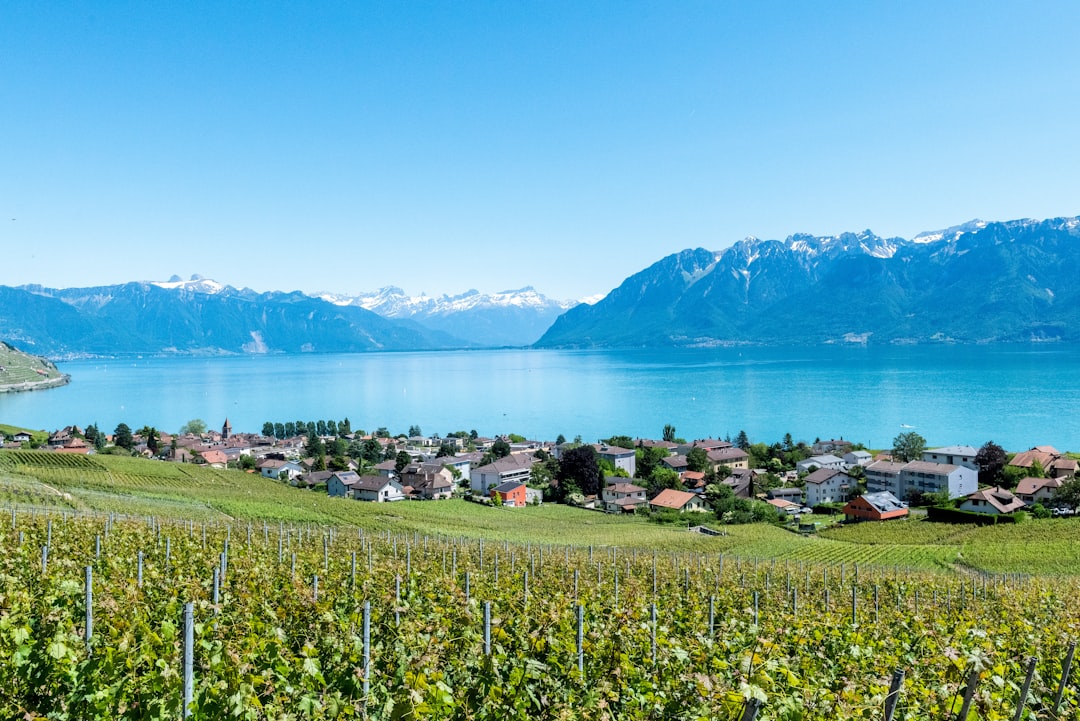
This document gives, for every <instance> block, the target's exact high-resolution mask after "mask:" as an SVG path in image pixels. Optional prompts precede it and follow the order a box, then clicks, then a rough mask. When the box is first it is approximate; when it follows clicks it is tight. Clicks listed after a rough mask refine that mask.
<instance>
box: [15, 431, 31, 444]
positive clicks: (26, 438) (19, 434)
mask: <svg viewBox="0 0 1080 721" xmlns="http://www.w3.org/2000/svg"><path fill="white" fill-rule="evenodd" d="M11 440H13V441H15V442H16V443H29V442H30V441H31V440H33V437H32V436H31V435H30V434H29V433H27V432H26V431H16V433H15V435H13V436H12V437H11Z"/></svg>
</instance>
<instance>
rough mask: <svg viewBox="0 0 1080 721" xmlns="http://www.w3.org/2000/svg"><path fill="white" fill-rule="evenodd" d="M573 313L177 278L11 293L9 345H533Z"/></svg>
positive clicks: (3, 329)
mask: <svg viewBox="0 0 1080 721" xmlns="http://www.w3.org/2000/svg"><path fill="white" fill-rule="evenodd" d="M566 307H568V306H567V304H560V303H557V302H554V301H550V300H548V299H547V298H545V297H544V296H543V295H541V294H539V293H537V292H536V291H535V290H533V289H532V288H525V289H522V290H520V291H508V292H506V293H500V294H495V295H481V294H480V293H477V292H476V291H469V292H468V293H465V294H463V295H461V296H455V297H448V296H444V297H443V298H428V297H426V296H419V297H416V298H410V297H408V296H406V295H405V294H404V292H403V291H401V290H400V289H397V288H384V289H383V290H381V291H379V292H378V293H373V294H369V295H366V296H360V297H356V298H350V297H341V296H331V295H329V294H322V295H321V297H314V296H309V295H305V294H303V293H300V292H292V293H284V292H277V291H275V292H268V293H258V292H256V291H253V290H250V289H248V288H242V289H237V288H234V287H232V286H229V285H225V284H222V283H219V282H217V281H213V280H209V279H206V278H202V277H201V276H193V277H192V278H191V279H190V280H182V279H180V278H178V277H176V276H174V277H173V278H171V279H170V280H168V281H163V282H132V283H124V284H121V285H112V286H101V287H94V288H66V289H56V288H45V287H42V286H39V285H25V286H19V287H14V288H13V287H6V286H0V339H4V340H8V341H11V342H12V343H15V344H17V345H19V346H21V347H23V348H25V349H27V350H29V351H31V352H33V353H38V354H42V355H47V356H50V357H53V358H72V357H93V356H116V355H132V354H150V355H229V354H262V353H302V352H357V351H376V350H447V349H460V348H480V347H496V346H507V345H516V346H522V345H529V344H530V343H532V342H533V341H535V340H536V339H537V338H539V337H540V335H541V334H542V333H543V332H544V330H546V329H547V327H548V326H549V325H550V324H551V322H552V320H554V318H555V316H556V315H558V313H560V312H562V310H563V309H565V308H566Z"/></svg>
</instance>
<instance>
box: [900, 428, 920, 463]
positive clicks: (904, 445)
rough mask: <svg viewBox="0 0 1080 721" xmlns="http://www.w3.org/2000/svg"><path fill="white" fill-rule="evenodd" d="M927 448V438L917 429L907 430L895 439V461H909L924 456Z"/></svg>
mask: <svg viewBox="0 0 1080 721" xmlns="http://www.w3.org/2000/svg"><path fill="white" fill-rule="evenodd" d="M925 450H926V439H925V438H923V437H922V436H920V435H919V434H918V433H916V432H915V431H905V432H903V433H901V434H899V435H898V436H896V438H894V439H893V447H892V456H893V460H894V461H898V462H900V463H907V462H908V461H914V460H918V459H919V458H922V453H923V451H925Z"/></svg>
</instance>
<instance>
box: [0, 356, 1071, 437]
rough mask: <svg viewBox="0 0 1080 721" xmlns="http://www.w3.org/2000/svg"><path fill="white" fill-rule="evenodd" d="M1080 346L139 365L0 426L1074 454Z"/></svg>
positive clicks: (84, 369) (35, 396) (81, 364)
mask: <svg viewBox="0 0 1080 721" xmlns="http://www.w3.org/2000/svg"><path fill="white" fill-rule="evenodd" d="M1078 350H1080V348H1077V347H1075V346H1063V345H1023V346H949V345H944V346H896V347H893V346H890V347H881V348H876V347H835V346H820V347H808V348H763V347H748V348H720V349H693V350H681V349H680V350H669V349H665V350H619V351H556V350H493V351H462V352H431V353H366V354H341V355H336V354H335V355H316V354H310V355H295V356H251V357H229V358H210V359H207V358H145V359H135V360H132V359H128V360H110V361H78V362H68V363H63V364H60V368H61V370H62V371H64V372H66V373H70V374H71V376H72V382H71V384H70V385H68V386H66V387H64V388H59V389H54V390H47V391H40V392H33V393H20V394H0V422H4V423H10V424H14V425H20V426H26V427H31V428H42V429H48V430H52V429H55V428H58V427H62V426H65V425H69V424H78V425H81V426H85V425H87V424H89V423H96V424H98V425H99V427H101V428H102V429H104V430H107V431H109V432H111V431H112V429H113V428H115V427H116V425H117V424H118V423H120V422H125V423H127V424H128V425H130V426H132V427H134V428H138V427H141V426H143V425H144V424H146V425H152V426H156V427H157V428H159V429H164V430H166V431H170V432H175V431H176V430H177V429H178V428H179V427H180V426H181V425H182V424H183V423H185V422H186V421H188V420H190V419H193V418H202V419H204V420H205V421H206V422H207V423H208V424H209V425H210V426H211V427H220V426H221V424H222V423H223V421H224V420H225V418H226V417H228V418H229V419H230V421H231V422H232V425H233V428H234V430H236V431H259V430H260V429H261V428H262V425H263V423H264V422H265V421H281V422H285V421H288V420H304V421H307V420H315V419H319V418H322V419H334V420H340V419H342V418H344V417H348V418H349V419H350V421H351V422H352V426H353V428H354V429H355V428H363V429H366V430H369V431H370V430H372V429H374V428H376V427H378V426H386V427H387V428H389V429H390V430H391V431H392V432H394V433H397V432H403V431H405V430H406V429H407V428H408V427H409V426H410V425H419V426H420V427H421V429H422V430H423V431H424V432H425V433H428V434H431V433H436V432H437V433H440V434H445V433H447V432H451V431H457V430H470V429H476V430H477V431H479V433H480V434H481V435H494V434H497V433H520V434H521V435H524V436H527V437H530V438H540V439H554V438H555V437H556V436H557V435H558V434H560V433H562V434H563V435H565V436H566V437H567V438H573V437H574V436H576V435H581V436H582V438H584V439H585V440H587V441H593V440H596V439H598V438H601V437H607V436H609V435H614V434H625V435H630V436H634V437H638V436H642V437H652V438H657V437H659V436H660V434H661V430H662V429H663V426H664V424H665V423H671V424H673V425H674V426H675V427H676V431H677V434H678V435H679V436H681V437H686V438H700V437H705V436H714V437H715V436H719V437H724V436H728V435H730V436H735V435H736V434H737V433H738V432H739V430H740V429H744V430H746V432H747V434H749V436H750V438H751V440H752V441H765V442H773V441H777V440H780V439H781V438H782V437H783V435H784V434H785V433H791V434H792V436H794V438H795V439H796V440H800V439H802V440H806V441H813V440H814V439H815V438H817V437H821V438H828V437H843V438H846V439H848V440H852V441H856V442H861V443H865V444H867V445H868V446H870V447H871V448H884V447H889V446H891V444H892V439H893V438H894V437H895V436H896V434H897V433H899V432H901V431H902V430H904V429H905V426H911V427H913V429H914V430H916V431H917V432H918V433H920V434H921V435H923V436H924V437H925V438H926V439H927V440H928V441H929V442H930V443H931V444H933V445H950V444H957V443H963V444H969V445H974V446H979V445H982V443H984V442H985V441H987V440H994V441H996V442H997V443H999V444H1001V445H1003V446H1005V447H1006V448H1007V449H1010V450H1022V449H1025V448H1028V447H1031V446H1034V445H1041V444H1052V445H1055V446H1057V447H1058V448H1059V449H1061V450H1066V449H1072V450H1080V442H1078V441H1080V416H1078V415H1077V413H1076V412H1075V411H1076V409H1077V408H1080V354H1078V353H1077V351H1078Z"/></svg>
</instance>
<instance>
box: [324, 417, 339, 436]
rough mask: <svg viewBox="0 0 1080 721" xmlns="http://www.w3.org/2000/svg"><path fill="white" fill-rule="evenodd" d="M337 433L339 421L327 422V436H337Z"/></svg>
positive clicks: (328, 420)
mask: <svg viewBox="0 0 1080 721" xmlns="http://www.w3.org/2000/svg"><path fill="white" fill-rule="evenodd" d="M337 434H338V433H337V421H335V420H330V419H327V421H326V435H328V436H336V435H337Z"/></svg>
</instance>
